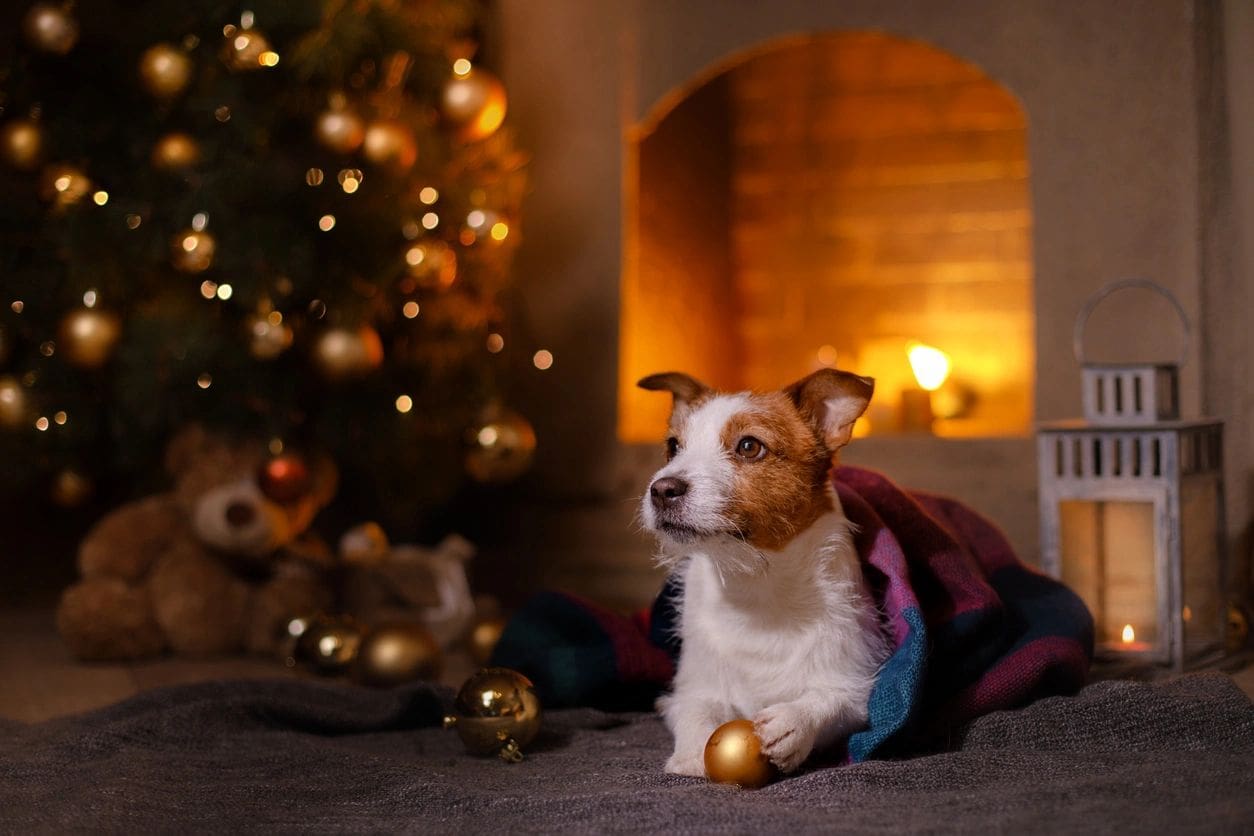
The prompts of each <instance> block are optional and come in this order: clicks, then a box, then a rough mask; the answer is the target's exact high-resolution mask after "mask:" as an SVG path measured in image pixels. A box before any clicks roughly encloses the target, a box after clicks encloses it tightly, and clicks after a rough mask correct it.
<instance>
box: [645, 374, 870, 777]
mask: <svg viewBox="0 0 1254 836" xmlns="http://www.w3.org/2000/svg"><path fill="white" fill-rule="evenodd" d="M639 385H640V386H641V387H643V388H645V389H651V390H662V391H669V392H670V393H671V394H672V395H673V396H674V408H673V410H672V413H671V419H670V435H669V438H668V440H667V454H668V458H669V460H668V462H667V464H666V465H665V466H664V467H663V468H662V469H661V470H659V471H658V472H657V473H656V474H654V476H653V479H652V480H651V481H650V485H649V490H648V491H647V492H646V493H645V496H644V498H643V501H642V503H641V508H642V516H643V521H644V525H645V527H646V528H648V529H649V530H650V531H652V532H654V533H655V534H656V535H657V537H658V542H659V546H660V557H659V559H660V560H661V561H662V562H663V563H665V564H667V565H670V566H672V567H674V568H675V570H676V571H677V572H679V573H681V576H682V580H683V601H682V606H681V616H680V626H679V629H680V633H681V637H682V640H683V646H682V651H681V653H680V659H679V669H678V672H677V673H676V676H675V681H674V686H673V690H672V692H671V693H670V694H668V695H666V696H664V697H663V698H662V699H661V700H659V702H658V707H659V709H660V710H661V712H662V715H663V717H664V718H665V720H666V724H667V726H668V727H669V728H670V731H671V734H672V735H674V738H675V751H674V754H672V755H671V757H670V759H669V760H667V762H666V771H667V772H674V773H678V774H681V775H696V776H701V775H704V774H705V765H704V750H705V744H706V741H707V740H708V739H709V736H710V734H711V733H712V732H713V731H714V729H715V728H717V727H718V726H719V725H721V724H722V723H724V722H726V721H728V720H732V719H736V718H738V717H746V718H750V719H752V720H753V723H754V727H755V729H756V731H757V734H758V736H759V738H760V739H761V741H762V746H763V750H764V751H765V753H766V754H767V756H768V757H769V758H770V759H771V761H772V762H773V763H774V764H775V765H776V766H778V767H779V768H780V769H781V770H783V771H784V772H791V771H792V770H794V769H796V768H797V767H798V766H800V765H801V763H802V762H803V761H805V759H806V758H807V757H808V756H809V755H810V753H811V752H812V751H815V750H817V749H822V748H824V747H826V746H829V745H831V744H833V743H835V742H837V741H839V740H841V739H843V738H845V737H846V736H848V735H849V734H850V733H851V732H853V731H856V730H857V729H858V728H860V727H862V726H863V725H865V723H866V719H867V701H868V698H869V696H870V692H871V687H872V685H873V684H874V682H875V676H876V673H877V672H878V670H879V668H880V665H881V664H882V663H883V661H884V660H885V659H886V658H887V656H888V644H887V641H886V639H885V637H884V632H883V629H882V626H881V623H880V619H879V615H878V612H877V610H876V607H875V604H874V601H873V599H872V597H871V595H870V594H869V593H868V591H867V588H866V585H865V583H864V581H863V578H862V571H861V568H860V565H859V563H858V555H857V553H856V551H855V550H854V547H853V542H852V537H851V534H850V525H849V522H848V521H847V520H846V519H845V515H844V513H843V511H842V510H841V505H840V500H839V499H838V498H837V496H836V493H835V491H834V490H833V488H832V485H831V481H830V476H829V473H830V470H831V467H832V465H833V462H834V457H835V454H836V452H837V450H839V449H840V448H841V447H843V446H844V445H845V444H847V443H848V442H849V439H850V436H851V434H852V431H853V424H854V421H855V420H856V419H857V418H858V416H860V415H861V414H862V413H863V411H864V410H865V409H866V406H867V403H868V402H869V400H870V397H871V392H872V390H873V382H872V381H871V380H869V379H868V378H863V377H859V376H857V375H854V374H850V373H848V372H842V371H837V370H834V369H823V370H820V371H818V372H815V373H814V374H812V375H810V376H809V377H806V378H804V379H803V380H800V381H798V382H797V383H795V384H793V385H791V386H788V387H786V388H784V389H782V390H779V391H774V392H766V393H749V392H740V393H735V394H726V393H720V392H717V391H715V390H713V389H711V388H709V387H707V386H705V385H704V384H702V383H700V382H699V381H697V380H694V379H693V378H691V377H689V376H688V375H685V374H681V373H678V372H668V373H665V374H656V375H651V376H650V377H646V378H645V379H644V380H641V381H640V383H639Z"/></svg>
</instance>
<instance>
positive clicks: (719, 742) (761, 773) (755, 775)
mask: <svg viewBox="0 0 1254 836" xmlns="http://www.w3.org/2000/svg"><path fill="white" fill-rule="evenodd" d="M705 774H706V775H707V776H708V777H709V779H710V780H711V781H714V782H715V783H718V784H739V785H740V786H742V787H744V788H745V789H751V790H756V789H758V788H759V787H764V786H766V785H767V784H769V783H770V782H771V781H772V779H774V778H775V774H776V773H775V767H774V765H772V764H771V762H770V760H768V759H767V757H766V755H764V754H763V753H762V741H761V740H759V739H758V735H757V732H755V731H754V730H753V722H752V721H751V720H732V721H731V722H728V723H724V724H723V725H721V726H719V727H718V728H717V729H715V730H714V734H712V735H710V740H709V742H707V743H706V744H705Z"/></svg>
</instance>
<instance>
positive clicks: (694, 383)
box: [636, 372, 714, 407]
mask: <svg viewBox="0 0 1254 836" xmlns="http://www.w3.org/2000/svg"><path fill="white" fill-rule="evenodd" d="M636 385H637V386H639V387H640V388H641V389H648V390H649V391H651V392H670V393H671V394H672V395H674V396H675V406H676V407H679V406H681V405H686V404H691V403H693V402H695V401H698V400H701V399H703V398H706V397H708V396H709V395H711V394H713V392H714V390H713V389H711V388H710V387H709V386H706V385H705V384H704V383H702V382H701V381H699V380H697V379H696V378H695V377H692V376H691V375H686V374H684V373H683V372H661V373H660V374H651V375H649V376H648V377H646V378H642V379H641V380H640V381H639V382H638V383H636Z"/></svg>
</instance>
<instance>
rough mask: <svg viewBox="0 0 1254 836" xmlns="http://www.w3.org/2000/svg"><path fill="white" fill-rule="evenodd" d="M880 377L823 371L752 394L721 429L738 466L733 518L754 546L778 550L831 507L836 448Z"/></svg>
mask: <svg viewBox="0 0 1254 836" xmlns="http://www.w3.org/2000/svg"><path fill="white" fill-rule="evenodd" d="M873 389H874V382H873V381H872V380H870V379H869V378H864V377H859V376H858V375H855V374H850V373H849V372H842V371H837V370H835V369H823V370H821V371H818V372H815V373H814V374H812V375H810V376H808V377H806V378H804V379H802V380H800V381H798V382H796V383H794V384H792V385H791V386H788V387H785V388H784V389H783V390H782V391H779V392H769V393H765V394H757V395H753V396H752V398H751V399H750V408H749V409H747V410H745V411H743V412H741V413H739V414H737V415H736V416H735V417H733V418H732V419H731V420H730V421H729V422H728V423H727V426H726V427H724V429H723V436H722V441H723V447H724V449H726V450H728V451H730V454H731V458H732V462H733V463H734V465H735V467H736V487H735V490H734V491H732V496H731V501H730V502H729V505H728V509H727V512H726V513H727V515H728V517H729V518H730V519H731V520H732V521H733V522H734V523H735V524H736V526H737V527H738V528H739V529H740V530H741V531H742V532H743V533H744V535H745V539H746V540H748V542H749V543H751V544H752V545H754V546H756V547H758V548H762V549H770V550H772V551H778V550H779V549H782V548H783V547H784V546H786V545H787V544H788V543H789V541H791V540H792V539H793V538H794V537H796V536H797V535H798V534H800V533H801V532H802V531H805V530H806V529H807V528H809V527H810V525H811V524H813V523H814V521H815V520H817V519H818V518H819V517H820V516H822V515H823V514H825V513H827V512H828V511H831V510H832V501H831V494H830V491H829V481H828V480H829V476H830V472H831V468H832V465H833V464H834V460H835V455H836V452H837V450H839V449H840V448H841V447H843V446H844V445H846V444H848V443H849V439H850V438H851V437H852V435H853V424H854V422H855V421H856V420H857V418H858V416H860V415H861V414H862V413H863V412H864V411H865V410H866V407H867V404H868V403H869V402H870V398H871V393H872V391H873Z"/></svg>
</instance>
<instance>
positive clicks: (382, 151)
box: [361, 119, 418, 172]
mask: <svg viewBox="0 0 1254 836" xmlns="http://www.w3.org/2000/svg"><path fill="white" fill-rule="evenodd" d="M361 152H362V154H363V155H364V156H365V157H366V159H367V160H369V161H370V162H372V163H374V164H375V165H377V166H381V167H383V168H390V169H392V170H394V171H398V172H401V171H408V170H409V169H410V167H411V166H413V164H414V162H415V161H416V160H417V159H418V142H417V140H415V139H414V132H413V131H411V130H410V129H409V126H408V125H406V124H405V123H404V122H399V121H397V120H395V119H380V120H378V121H376V122H371V123H370V127H368V128H366V134H365V137H364V139H363V140H362V146H361Z"/></svg>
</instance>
